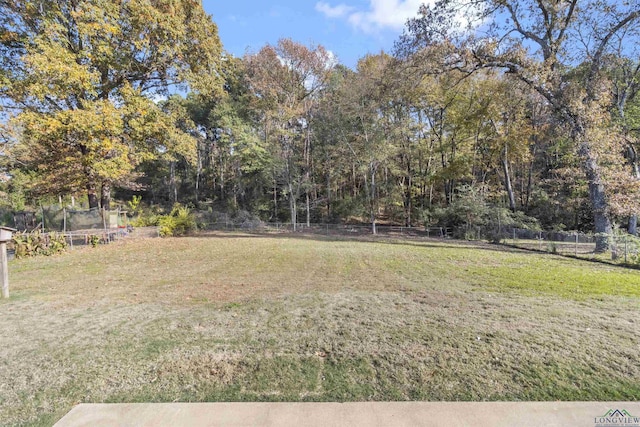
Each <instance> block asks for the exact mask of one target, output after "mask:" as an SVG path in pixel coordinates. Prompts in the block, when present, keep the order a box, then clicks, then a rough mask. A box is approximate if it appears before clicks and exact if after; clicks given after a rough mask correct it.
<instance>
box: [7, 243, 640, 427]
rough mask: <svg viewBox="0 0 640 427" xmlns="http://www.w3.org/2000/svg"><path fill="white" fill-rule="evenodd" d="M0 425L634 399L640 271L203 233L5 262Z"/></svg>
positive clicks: (417, 246)
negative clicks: (92, 414)
mask: <svg viewBox="0 0 640 427" xmlns="http://www.w3.org/2000/svg"><path fill="white" fill-rule="evenodd" d="M10 275H11V293H12V298H11V299H10V300H8V301H0V313H1V314H2V317H3V322H1V323H0V336H2V337H3V338H2V340H3V341H2V342H3V345H2V346H0V361H1V362H0V420H2V423H3V424H8V425H13V424H16V425H51V424H52V422H54V421H56V420H57V419H59V418H60V417H61V416H62V415H63V414H64V413H65V412H66V411H68V410H69V409H70V408H71V407H72V406H73V405H74V404H76V403H80V402H165V401H191V402H193V401H247V400H251V401H354V400H355V401H359V400H474V401H483V400H639V399H640V386H639V384H640V366H639V365H640V364H638V363H637V344H638V342H639V341H640V328H638V322H640V321H639V320H638V316H637V314H638V309H639V308H640V306H639V304H638V303H639V302H640V272H639V271H637V270H627V269H624V268H620V267H612V266H606V265H602V264H596V263H589V262H585V261H578V260H571V259H567V258H561V257H557V256H553V255H545V254H535V253H527V252H519V251H515V250H502V249H501V248H500V247H498V246H492V245H475V244H463V243H455V242H437V241H432V240H417V239H416V240H390V239H373V238H369V239H359V240H351V239H324V238H315V237H311V236H298V237H291V236H286V235H275V236H269V235H264V236H251V235H241V234H224V233H213V234H210V235H205V236H201V237H190V238H179V239H149V240H132V241H125V242H121V243H118V244H112V245H109V246H106V247H99V248H97V249H91V248H87V249H82V250H75V251H72V252H70V253H68V254H65V255H62V256H56V257H51V258H35V259H28V260H19V261H13V262H11V263H10Z"/></svg>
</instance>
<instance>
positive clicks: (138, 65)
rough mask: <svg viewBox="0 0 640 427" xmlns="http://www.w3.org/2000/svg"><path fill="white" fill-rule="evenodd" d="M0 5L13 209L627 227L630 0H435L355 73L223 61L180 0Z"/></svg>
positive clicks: (290, 57) (633, 37)
mask: <svg viewBox="0 0 640 427" xmlns="http://www.w3.org/2000/svg"><path fill="white" fill-rule="evenodd" d="M0 10H1V13H0V20H2V34H0V49H2V60H1V63H0V64H1V65H0V67H1V68H0V73H1V74H0V77H1V81H2V84H1V86H0V91H1V94H0V96H1V98H2V99H3V107H2V108H3V110H2V112H3V114H4V115H5V117H6V120H4V123H3V125H2V129H1V136H2V143H3V156H2V162H3V167H4V168H5V170H6V172H7V173H8V175H7V177H8V178H10V179H7V180H6V182H5V183H4V184H3V185H4V191H5V193H6V194H7V196H8V202H7V203H9V204H13V205H15V204H17V203H22V204H25V203H27V204H29V203H31V204H34V203H37V201H38V200H39V199H41V198H43V197H51V196H56V197H57V196H67V195H75V196H79V195H80V194H84V195H85V197H86V200H87V204H88V206H90V207H98V206H102V207H105V208H108V207H109V205H110V203H111V198H112V195H115V197H116V198H118V199H127V198H130V197H131V196H132V195H142V196H143V200H144V201H145V202H147V203H152V204H159V205H166V206H171V205H173V204H174V203H176V202H180V203H182V204H193V205H194V206H198V207H201V208H205V207H207V206H209V207H212V208H214V209H222V210H226V211H237V210H244V211H248V212H251V213H253V214H255V215H257V216H259V217H260V218H262V219H264V220H272V221H276V220H277V221H291V222H292V223H294V224H296V223H301V222H306V223H312V222H336V221H364V222H369V223H370V224H371V227H372V230H373V232H375V227H376V224H377V223H379V222H391V223H402V224H405V225H407V226H412V225H423V224H427V225H431V224H434V225H435V224H439V225H448V226H458V225H462V224H465V225H483V224H486V223H487V222H491V221H495V220H497V221H510V222H511V223H512V224H517V225H520V226H525V227H529V226H530V227H542V228H548V229H552V228H553V229H562V228H565V229H573V230H584V231H596V232H597V233H600V234H601V235H602V236H603V237H602V238H600V239H599V240H598V250H604V249H606V247H607V244H608V242H607V239H606V238H605V237H604V236H605V234H609V233H611V232H612V230H613V228H614V227H615V226H616V225H623V227H624V228H627V230H628V231H629V232H630V233H632V234H636V233H637V212H638V211H640V203H639V202H640V200H639V196H640V191H639V187H638V184H639V183H640V168H639V165H638V158H637V151H638V146H639V144H638V136H639V132H640V125H639V123H640V99H639V98H638V96H637V93H638V90H639V88H640V61H639V59H638V47H640V45H639V44H638V42H639V41H640V38H639V37H638V36H639V34H638V28H640V25H638V21H639V20H640V7H638V5H637V4H635V3H634V2H627V3H620V2H615V1H602V0H598V1H596V0H593V1H592V0H582V1H580V2H578V1H577V0H560V1H547V0H535V1H534V0H521V1H509V0H483V1H473V2H469V1H463V0H456V1H454V0H441V1H439V2H437V3H436V4H435V5H433V6H431V7H427V6H422V7H421V9H420V11H419V14H418V16H417V17H416V18H414V19H411V20H409V21H408V22H407V25H406V28H405V31H404V33H403V35H402V36H401V37H400V38H399V40H398V41H397V43H396V46H395V48H394V50H393V51H392V52H380V53H378V54H368V55H366V56H364V57H363V58H361V59H360V60H359V62H358V64H357V66H356V68H355V69H350V68H348V67H345V66H343V65H341V64H340V63H339V62H338V61H337V60H336V58H335V57H334V56H333V55H332V54H331V53H330V52H329V51H328V50H327V49H325V48H324V47H323V46H321V45H312V46H308V45H304V44H301V43H298V42H295V41H293V40H290V39H282V40H280V41H278V43H277V44H275V45H266V46H264V47H262V48H261V49H259V50H258V51H256V52H251V53H248V54H246V55H245V56H244V57H242V58H238V57H234V56H232V55H230V54H228V53H225V52H224V49H223V48H222V44H221V42H220V40H219V38H218V33H217V28H216V26H215V23H214V22H213V21H212V20H211V17H209V16H208V15H206V13H205V12H204V11H203V10H202V7H201V5H200V4H199V2H197V1H193V0H129V1H124V0H122V1H114V0H108V1H107V0H69V1H57V2H50V1H44V0H32V1H25V2H0ZM14 207H15V206H14Z"/></svg>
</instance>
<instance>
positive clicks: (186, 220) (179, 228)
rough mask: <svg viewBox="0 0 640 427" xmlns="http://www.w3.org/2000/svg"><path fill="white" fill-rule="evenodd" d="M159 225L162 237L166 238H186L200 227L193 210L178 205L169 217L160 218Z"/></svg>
mask: <svg viewBox="0 0 640 427" xmlns="http://www.w3.org/2000/svg"><path fill="white" fill-rule="evenodd" d="M158 225H159V226H160V235H161V236H163V237H166V236H184V235H186V234H189V233H191V232H193V231H195V230H197V228H198V226H197V224H196V218H195V215H193V213H191V210H190V209H189V208H187V207H185V206H181V205H179V204H176V205H175V206H174V207H173V209H172V210H171V213H170V214H169V215H162V216H160V217H159V220H158Z"/></svg>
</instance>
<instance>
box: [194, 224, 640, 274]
mask: <svg viewBox="0 0 640 427" xmlns="http://www.w3.org/2000/svg"><path fill="white" fill-rule="evenodd" d="M189 237H197V238H213V239H232V238H233V239H242V238H252V239H254V238H263V239H296V240H312V241H318V242H356V243H381V244H386V245H398V246H412V247H417V248H429V249H475V250H482V251H492V252H501V253H520V254H532V253H535V254H539V255H548V256H555V257H560V258H567V259H572V260H576V261H584V262H591V263H597V264H601V265H607V266H610V267H617V268H623V269H628V270H640V266H636V265H633V264H620V263H613V262H609V261H607V260H603V259H598V258H583V257H579V256H575V255H571V254H562V253H549V252H547V251H542V250H539V249H532V248H523V247H521V246H514V245H510V244H507V243H500V244H496V243H488V242H481V241H470V240H455V239H448V238H435V237H424V236H419V235H406V234H392V233H384V234H377V235H373V234H362V233H357V234H355V233H354V234H353V235H350V234H342V233H335V232H333V233H329V234H319V233H310V232H291V231H285V232H269V231H252V230H246V231H244V230H204V231H202V232H199V233H198V234H194V235H191V236H189Z"/></svg>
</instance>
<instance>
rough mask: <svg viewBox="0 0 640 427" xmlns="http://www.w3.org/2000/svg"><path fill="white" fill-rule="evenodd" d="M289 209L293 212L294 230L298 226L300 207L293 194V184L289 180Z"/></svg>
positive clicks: (292, 222)
mask: <svg viewBox="0 0 640 427" xmlns="http://www.w3.org/2000/svg"><path fill="white" fill-rule="evenodd" d="M289 210H290V212H291V224H292V225H293V231H296V230H297V228H298V215H297V213H298V212H297V211H298V208H297V206H296V198H295V195H294V194H293V184H291V182H289Z"/></svg>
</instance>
